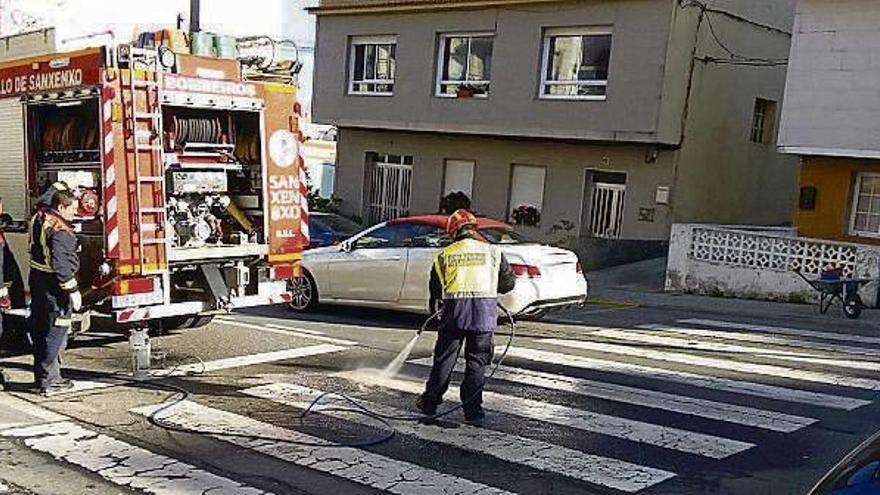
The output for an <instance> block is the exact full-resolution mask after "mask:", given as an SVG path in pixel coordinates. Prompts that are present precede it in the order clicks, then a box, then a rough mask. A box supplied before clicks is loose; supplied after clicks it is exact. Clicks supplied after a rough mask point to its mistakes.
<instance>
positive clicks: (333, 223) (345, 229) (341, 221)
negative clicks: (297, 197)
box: [311, 215, 362, 237]
mask: <svg viewBox="0 0 880 495" xmlns="http://www.w3.org/2000/svg"><path fill="white" fill-rule="evenodd" d="M311 221H312V223H313V224H314V223H317V224H319V225H320V226H322V227H324V228H326V229H327V230H330V231H333V232H335V233H336V234H337V235H340V236H345V237H350V236H353V235H355V234H357V233H358V232H360V231H361V230H362V227H361V226H360V225H358V224H356V223H355V222H353V221H351V220H349V219H347V218H345V217H343V216H339V215H314V216H313V217H312V218H311Z"/></svg>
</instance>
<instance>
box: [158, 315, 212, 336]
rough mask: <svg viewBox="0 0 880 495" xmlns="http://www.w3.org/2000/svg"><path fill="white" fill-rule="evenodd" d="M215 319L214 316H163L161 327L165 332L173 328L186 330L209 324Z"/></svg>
mask: <svg viewBox="0 0 880 495" xmlns="http://www.w3.org/2000/svg"><path fill="white" fill-rule="evenodd" d="M213 319H214V317H213V316H198V315H195V316H193V315H186V316H171V317H169V318H163V319H162V321H161V329H162V331H163V332H168V331H171V330H186V329H190V328H201V327H204V326H207V325H208V324H209V323H211V321H212V320H213Z"/></svg>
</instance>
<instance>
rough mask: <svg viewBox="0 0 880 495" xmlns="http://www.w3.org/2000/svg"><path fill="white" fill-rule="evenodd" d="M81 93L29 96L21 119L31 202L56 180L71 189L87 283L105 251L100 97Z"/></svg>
mask: <svg viewBox="0 0 880 495" xmlns="http://www.w3.org/2000/svg"><path fill="white" fill-rule="evenodd" d="M84 93H86V94H84V95H78V96H74V97H69V98H61V99H58V98H55V99H51V98H44V99H36V98H32V99H30V100H29V101H28V102H27V103H26V106H25V116H26V119H27V123H28V126H27V129H28V131H27V143H28V145H27V149H28V156H29V160H28V162H29V163H30V170H31V172H30V174H29V175H31V177H32V181H31V185H30V187H31V188H32V194H31V198H38V197H39V196H40V195H42V193H43V192H44V191H45V190H46V189H47V188H48V187H49V186H50V185H51V184H53V183H55V182H57V181H63V182H65V183H66V184H67V185H68V186H69V187H70V188H71V189H72V190H73V192H74V195H75V197H76V201H77V215H76V218H75V219H74V222H73V223H74V226H75V227H76V229H77V233H78V235H79V238H80V243H81V246H82V248H81V252H80V262H81V269H80V276H79V279H80V283H81V284H89V283H90V282H91V281H92V280H93V277H94V276H95V271H96V267H97V266H98V265H99V264H100V260H101V253H102V252H103V250H104V227H103V208H102V207H101V204H102V197H101V195H102V190H103V184H102V174H101V170H102V162H101V144H100V142H101V129H100V125H99V123H100V118H99V111H98V108H99V104H98V97H97V95H95V94H93V93H91V92H84ZM32 201H33V199H32ZM30 206H31V207H33V206H34V205H33V204H31V205H30ZM85 286H88V285H85Z"/></svg>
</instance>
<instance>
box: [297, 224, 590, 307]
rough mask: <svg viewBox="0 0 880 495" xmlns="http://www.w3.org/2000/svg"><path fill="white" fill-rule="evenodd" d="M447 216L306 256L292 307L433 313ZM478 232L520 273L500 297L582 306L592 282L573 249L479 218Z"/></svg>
mask: <svg viewBox="0 0 880 495" xmlns="http://www.w3.org/2000/svg"><path fill="white" fill-rule="evenodd" d="M446 219H447V217H446V216H443V215H427V216H419V217H408V218H400V219H396V220H391V221H389V222H385V223H381V224H379V225H376V226H374V227H371V228H369V229H367V230H364V231H363V232H360V233H359V234H357V235H355V236H353V237H351V238H350V239H347V240H346V241H344V242H342V243H341V244H338V245H336V246H328V247H322V248H317V249H311V250H308V251H306V252H305V254H304V256H303V268H304V274H303V277H300V278H298V279H296V280H294V281H293V282H292V289H293V300H292V302H291V303H290V307H291V309H293V310H295V311H306V310H309V309H311V308H313V307H314V306H315V305H316V304H317V303H318V302H321V303H331V304H345V305H353V306H369V307H375V308H387V309H395V310H403V311H410V312H416V313H425V314H427V313H430V312H431V308H434V307H436V306H435V305H436V301H431V300H430V290H429V281H430V277H431V269H432V265H433V262H434V257H435V256H436V255H437V253H438V252H439V251H440V249H442V248H443V247H444V246H447V245H448V244H449V242H450V240H449V236H448V235H447V234H446V230H445V225H446ZM478 228H479V232H480V234H481V235H482V236H483V238H485V240H487V241H489V242H491V243H492V244H495V245H497V246H499V247H500V248H501V251H502V252H503V253H504V256H505V257H506V258H507V261H508V262H509V263H510V265H511V267H512V268H513V272H514V274H515V275H516V277H517V280H516V288H515V289H514V290H513V291H512V292H511V293H509V294H506V295H504V296H503V297H502V298H501V303H502V304H503V305H504V307H505V308H507V309H508V310H509V311H510V312H511V313H513V314H517V315H528V316H540V315H543V314H544V313H545V312H546V311H548V310H550V309H554V308H564V307H569V306H575V305H580V304H582V303H583V302H584V300H585V299H586V297H587V280H586V278H585V277H584V274H583V271H582V270H581V265H580V263H579V262H578V258H577V256H576V255H575V254H574V253H573V252H571V251H568V250H565V249H560V248H555V247H551V246H546V245H542V244H537V243H532V242H528V241H526V240H525V239H523V238H522V237H521V236H520V235H519V234H518V233H517V232H515V231H514V230H513V228H512V227H511V226H510V225H507V224H505V223H502V222H499V221H496V220H492V219H488V218H480V219H479V220H478Z"/></svg>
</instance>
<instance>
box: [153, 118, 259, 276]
mask: <svg viewBox="0 0 880 495" xmlns="http://www.w3.org/2000/svg"><path fill="white" fill-rule="evenodd" d="M163 121H164V134H165V141H164V144H165V157H166V170H167V172H166V174H167V178H166V180H167V184H168V187H167V192H168V198H167V206H168V224H169V225H168V230H169V232H168V237H169V247H170V248H171V253H170V255H169V260H170V261H172V262H174V261H178V260H180V261H186V260H191V259H192V258H194V257H195V258H205V257H207V258H218V257H221V258H227V257H229V255H230V254H233V255H234V254H235V253H241V254H244V255H259V254H265V253H264V252H262V251H265V250H260V249H256V250H255V247H257V246H264V245H265V228H264V225H263V213H262V208H263V193H262V191H263V170H262V168H263V165H262V164H263V160H262V140H261V136H260V114H259V113H258V112H245V111H232V110H214V109H204V108H189V107H176V106H165V107H163ZM218 248H219V249H218ZM193 250H195V251H197V252H198V253H199V254H197V255H194V254H192V253H188V252H187V251H193Z"/></svg>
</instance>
